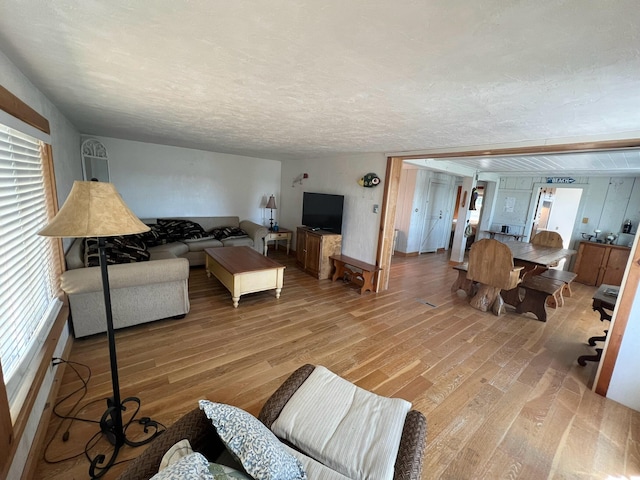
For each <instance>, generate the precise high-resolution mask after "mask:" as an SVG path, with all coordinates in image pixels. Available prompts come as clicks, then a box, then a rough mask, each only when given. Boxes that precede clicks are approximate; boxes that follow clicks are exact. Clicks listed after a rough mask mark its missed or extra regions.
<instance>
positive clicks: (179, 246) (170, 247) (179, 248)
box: [149, 242, 189, 258]
mask: <svg viewBox="0 0 640 480" xmlns="http://www.w3.org/2000/svg"><path fill="white" fill-rule="evenodd" d="M188 251H189V247H188V246H187V245H186V244H184V243H182V242H171V243H167V244H164V245H158V246H156V247H151V248H150V249H149V253H150V254H151V256H152V257H153V258H155V257H156V254H157V253H158V252H171V253H172V254H173V255H174V256H176V257H179V256H180V255H184V254H185V253H187V252H188Z"/></svg>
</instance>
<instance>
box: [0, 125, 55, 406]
mask: <svg viewBox="0 0 640 480" xmlns="http://www.w3.org/2000/svg"><path fill="white" fill-rule="evenodd" d="M43 152H44V144H42V143H41V142H40V141H39V140H37V139H35V138H33V137H30V136H29V135H26V134H24V133H21V132H19V131H17V130H14V129H12V128H9V127H7V126H5V125H2V124H0V361H1V363H2V371H3V375H4V381H5V384H6V387H7V395H8V397H9V403H10V405H11V410H12V416H13V412H14V409H15V408H16V407H19V405H21V403H22V402H21V397H23V396H24V395H26V390H27V389H28V386H29V384H30V381H29V379H30V373H31V372H32V371H33V368H31V369H30V368H29V365H30V363H31V362H32V361H33V360H34V357H35V356H36V354H37V353H38V352H39V351H40V347H41V345H42V343H43V342H44V339H45V338H46V336H47V334H48V333H49V330H50V328H51V326H52V324H53V322H54V320H55V317H56V315H57V314H58V312H59V310H60V307H61V302H60V300H59V299H58V281H57V263H56V262H57V259H56V257H55V244H54V240H53V239H50V238H46V237H41V236H39V235H37V233H38V231H39V230H41V229H42V228H43V227H44V226H45V225H46V224H47V223H48V221H49V219H50V218H52V216H53V212H52V209H53V207H52V201H51V193H50V192H48V191H47V188H46V182H45V180H46V178H45V177H46V172H45V171H44V169H43V166H44V165H43ZM16 404H19V405H16Z"/></svg>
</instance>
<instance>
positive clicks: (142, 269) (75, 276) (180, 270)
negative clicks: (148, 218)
mask: <svg viewBox="0 0 640 480" xmlns="http://www.w3.org/2000/svg"><path fill="white" fill-rule="evenodd" d="M107 270H108V272H109V286H110V287H111V288H112V289H115V288H127V287H135V286H138V285H150V284H154V283H166V282H173V281H180V280H187V279H188V278H189V261H188V260H187V259H186V258H171V259H167V260H154V261H153V262H138V263H123V264H120V265H109V267H108V268H107ZM60 283H61V285H60V286H61V288H62V290H64V292H65V293H66V294H67V295H72V294H78V293H86V292H97V291H102V276H101V274H100V267H88V268H78V269H76V270H68V271H66V272H64V273H63V274H62V276H61V277H60Z"/></svg>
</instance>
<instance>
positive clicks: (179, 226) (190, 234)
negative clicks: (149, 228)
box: [158, 218, 207, 241]
mask: <svg viewBox="0 0 640 480" xmlns="http://www.w3.org/2000/svg"><path fill="white" fill-rule="evenodd" d="M158 224H160V225H161V226H162V227H164V229H165V230H166V231H167V233H168V235H169V237H170V238H171V239H172V240H173V241H175V240H182V239H184V238H187V239H196V238H202V237H204V236H206V235H207V232H205V231H204V228H202V227H201V226H200V225H199V224H197V223H196V222H192V221H190V220H178V219H175V220H174V219H171V218H160V219H158Z"/></svg>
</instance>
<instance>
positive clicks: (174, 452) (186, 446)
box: [158, 438, 193, 471]
mask: <svg viewBox="0 0 640 480" xmlns="http://www.w3.org/2000/svg"><path fill="white" fill-rule="evenodd" d="M192 453H193V448H191V443H190V442H189V440H187V439H186V438H185V439H184V440H180V441H179V442H178V443H175V444H174V445H173V446H172V447H171V448H170V449H169V450H167V452H166V453H165V454H164V455H163V456H162V460H160V467H159V468H158V471H160V470H164V469H165V468H167V467H168V466H170V465H172V464H174V463H176V462H177V461H178V460H180V459H181V458H183V457H186V456H187V455H191V454H192Z"/></svg>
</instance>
